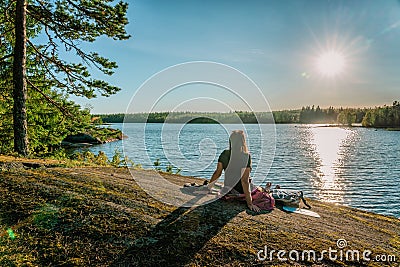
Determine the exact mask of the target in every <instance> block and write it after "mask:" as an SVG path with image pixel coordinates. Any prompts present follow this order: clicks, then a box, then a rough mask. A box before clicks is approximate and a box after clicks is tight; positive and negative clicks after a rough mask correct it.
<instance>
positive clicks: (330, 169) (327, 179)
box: [310, 127, 352, 202]
mask: <svg viewBox="0 0 400 267" xmlns="http://www.w3.org/2000/svg"><path fill="white" fill-rule="evenodd" d="M310 131H311V133H312V138H311V140H310V142H311V145H312V146H313V148H314V152H315V154H314V160H315V161H316V163H317V168H316V175H315V177H316V179H313V185H314V187H315V188H316V192H315V193H316V195H317V197H318V198H319V199H321V200H324V201H330V202H342V201H343V194H344V192H343V190H344V186H345V184H344V183H343V181H342V180H341V179H340V174H341V171H342V169H341V165H342V164H343V162H344V157H345V156H346V151H344V150H343V143H345V142H346V141H347V139H349V138H350V135H351V132H352V131H351V130H349V129H343V128H337V127H313V128H310Z"/></svg>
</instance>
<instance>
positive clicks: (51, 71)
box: [0, 0, 130, 155]
mask: <svg viewBox="0 0 400 267" xmlns="http://www.w3.org/2000/svg"><path fill="white" fill-rule="evenodd" d="M113 2H115V1H113V0H52V1H45V0H29V1H27V0H15V1H11V0H5V1H4V2H3V4H2V9H3V10H5V11H6V12H4V13H3V14H1V15H0V16H3V18H2V19H3V20H5V22H7V23H9V24H10V23H11V24H12V25H13V26H14V36H13V37H14V38H12V39H11V40H8V43H7V44H6V46H10V45H11V46H12V47H13V51H12V54H11V55H10V54H4V55H0V56H2V57H1V58H0V59H1V62H2V64H3V62H6V61H7V60H12V62H13V79H12V81H13V88H14V89H13V100H14V101H13V102H14V106H13V128H14V150H15V151H16V152H18V153H19V154H21V155H27V154H28V153H29V149H28V138H27V136H28V135H27V133H28V129H27V115H26V114H27V110H26V101H27V89H29V91H30V90H31V89H32V90H34V91H36V92H38V93H40V94H41V95H42V96H43V97H44V98H45V99H46V100H47V101H49V102H50V103H52V104H54V105H57V102H56V101H54V99H52V96H51V95H48V94H47V93H46V92H44V91H43V90H42V89H41V88H40V86H38V83H37V82H35V81H34V80H33V79H31V78H30V77H34V76H36V73H35V71H44V72H45V76H46V77H45V79H46V80H47V81H49V82H50V84H51V85H52V86H53V87H54V88H57V90H59V91H63V92H65V93H68V94H74V95H78V96H84V97H87V98H92V97H95V96H96V94H95V92H100V93H101V95H103V96H110V95H112V94H114V93H116V92H118V91H119V90H120V88H118V87H116V86H113V85H110V84H109V83H107V82H105V81H102V80H98V79H94V78H93V77H92V76H91V74H90V72H89V71H88V68H87V67H88V66H94V67H96V68H97V69H99V70H100V71H101V72H103V73H104V74H106V75H112V74H113V70H114V69H115V68H116V67H117V64H116V63H115V62H112V61H109V60H108V59H106V58H104V57H101V56H100V55H99V54H97V53H95V52H86V51H84V50H83V49H82V48H81V43H91V42H94V41H95V40H96V39H97V38H98V37H100V36H107V37H110V38H113V39H114V40H125V39H128V38H129V37H130V36H129V35H127V33H126V31H125V26H126V25H127V24H128V20H127V18H126V12H127V8H128V4H127V3H124V2H119V3H116V4H114V3H113ZM8 14H14V16H9V15H8ZM8 32H9V29H2V35H3V34H6V33H8ZM27 32H34V34H33V35H32V36H28V35H27ZM38 34H42V36H46V37H47V42H46V43H44V44H36V43H35V42H34V41H33V37H34V36H37V35H38ZM1 40H2V41H3V42H6V41H7V39H6V38H2V39H1ZM27 49H30V50H32V55H33V57H34V58H35V60H36V66H37V67H36V68H33V69H32V70H27V68H26V60H27V58H26V51H27ZM64 51H66V52H74V53H75V54H76V55H77V56H78V57H80V58H81V60H82V63H71V62H67V61H65V60H63V59H62V58H61V57H60V56H59V54H60V53H61V52H64ZM59 108H60V110H63V108H62V107H59Z"/></svg>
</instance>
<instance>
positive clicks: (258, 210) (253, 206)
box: [247, 203, 261, 212]
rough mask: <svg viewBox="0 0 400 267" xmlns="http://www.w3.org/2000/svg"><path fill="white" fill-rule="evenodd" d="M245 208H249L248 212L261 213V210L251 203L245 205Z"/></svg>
mask: <svg viewBox="0 0 400 267" xmlns="http://www.w3.org/2000/svg"><path fill="white" fill-rule="evenodd" d="M247 207H249V209H250V210H252V211H255V212H260V211H261V209H260V208H259V207H257V206H256V205H254V204H253V203H252V204H250V205H247Z"/></svg>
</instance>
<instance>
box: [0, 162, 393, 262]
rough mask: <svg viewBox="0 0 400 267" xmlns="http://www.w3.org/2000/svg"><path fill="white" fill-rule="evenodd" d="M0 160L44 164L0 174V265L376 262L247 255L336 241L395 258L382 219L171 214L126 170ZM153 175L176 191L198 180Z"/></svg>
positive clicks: (354, 214)
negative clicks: (285, 259)
mask: <svg viewBox="0 0 400 267" xmlns="http://www.w3.org/2000/svg"><path fill="white" fill-rule="evenodd" d="M0 161H2V162H9V163H10V162H29V163H31V164H33V163H38V164H39V163H40V164H42V165H43V166H48V167H38V168H21V169H8V170H2V171H1V177H0V191H2V192H1V194H0V202H1V205H0V218H1V221H0V222H1V223H0V224H1V228H0V230H1V231H2V234H0V236H1V237H0V251H4V252H2V254H0V263H2V265H4V264H5V263H6V265H7V264H11V263H13V264H16V265H23V264H28V265H29V264H32V265H40V266H43V265H57V264H61V263H62V264H67V265H68V264H70V265H74V266H88V265H91V264H92V265H93V264H94V263H96V264H97V265H107V266H126V265H128V264H132V265H138V266H154V265H156V264H159V265H165V266H209V265H214V266H223V265H229V266H237V265H242V266H253V265H261V264H272V265H279V266H293V265H294V264H299V265H298V266H309V265H311V264H323V265H324V266H337V265H350V266H352V265H354V266H358V265H359V264H364V265H365V266H382V265H381V262H376V261H365V260H364V261H360V262H351V261H347V262H346V261H340V260H339V259H336V260H332V259H329V258H323V259H322V260H320V261H318V260H317V261H316V262H313V261H308V260H305V261H301V260H300V261H299V262H298V261H293V260H287V261H280V260H279V259H278V258H276V256H277V255H276V254H274V255H273V256H274V257H273V259H266V260H264V261H260V260H259V259H258V258H257V253H258V252H259V251H260V250H263V249H264V247H265V246H267V248H268V249H269V250H268V251H271V250H286V251H290V250H297V251H304V250H315V251H322V250H326V249H329V248H330V247H331V248H333V249H338V247H337V244H336V242H337V241H338V240H339V239H345V241H346V242H347V244H348V247H346V248H348V249H351V250H360V251H364V250H371V251H372V252H373V254H371V256H375V255H384V254H385V255H393V256H394V257H395V258H396V261H394V262H386V263H385V264H386V265H388V266H394V265H395V264H398V263H399V260H400V254H399V251H400V238H399V235H398V233H399V232H400V220H399V219H397V218H394V217H391V216H385V215H379V214H375V213H371V212H367V211H362V210H358V209H355V208H350V207H346V206H340V205H334V204H329V203H325V202H320V201H316V200H309V199H307V200H308V201H309V202H310V204H311V206H312V210H313V211H315V212H318V213H319V214H320V215H321V218H312V217H308V216H303V215H301V214H292V213H287V212H284V211H282V210H280V209H279V208H276V209H275V210H273V211H272V212H271V213H267V214H252V213H251V212H249V211H248V210H247V209H246V207H245V205H244V204H243V203H238V202H232V201H215V202H213V203H210V204H208V205H205V206H199V207H194V208H190V209H189V208H178V207H174V206H171V205H167V204H164V203H161V202H159V201H158V200H155V199H153V198H152V197H150V196H149V195H147V193H145V192H144V191H143V190H142V189H141V188H140V187H139V186H138V185H137V183H136V182H135V180H134V179H133V178H132V176H131V175H130V173H129V172H128V170H127V169H126V168H114V167H93V166H92V167H91V166H82V167H70V168H66V167H58V166H60V165H62V164H63V162H60V161H55V160H41V161H40V162H37V161H36V160H33V159H29V160H26V159H18V160H17V159H15V158H13V157H5V156H0ZM132 172H133V174H134V175H136V176H140V175H152V173H154V172H152V171H148V170H132ZM161 175H162V176H163V177H164V178H165V179H167V180H169V181H171V182H173V183H176V184H179V185H183V184H184V183H186V182H196V181H197V182H199V181H200V180H201V179H196V178H193V177H185V176H180V175H170V174H167V173H161ZM9 229H11V230H12V231H13V234H14V239H12V238H11V235H10V234H9V232H7V231H8V230H9ZM7 233H8V234H7ZM22 246H23V247H24V249H22ZM149 255H151V257H149ZM0 265H1V264H0Z"/></svg>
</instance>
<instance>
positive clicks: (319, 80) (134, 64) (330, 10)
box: [73, 0, 400, 113]
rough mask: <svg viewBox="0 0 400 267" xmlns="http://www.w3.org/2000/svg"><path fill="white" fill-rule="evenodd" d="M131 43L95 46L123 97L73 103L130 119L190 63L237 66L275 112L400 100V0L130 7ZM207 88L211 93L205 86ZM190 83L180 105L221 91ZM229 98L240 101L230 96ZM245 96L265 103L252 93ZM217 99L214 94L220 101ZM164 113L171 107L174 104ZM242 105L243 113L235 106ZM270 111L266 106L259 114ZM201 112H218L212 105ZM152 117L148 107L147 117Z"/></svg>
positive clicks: (140, 3)
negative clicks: (134, 102)
mask: <svg viewBox="0 0 400 267" xmlns="http://www.w3.org/2000/svg"><path fill="white" fill-rule="evenodd" d="M128 2H129V10H128V18H129V21H130V24H129V25H128V27H127V31H128V32H129V34H131V35H132V38H131V39H129V40H127V41H112V40H107V39H105V38H101V39H100V40H98V41H97V42H95V43H93V44H90V45H87V48H88V49H90V50H93V51H98V52H99V53H100V54H102V55H104V56H106V57H108V58H110V59H112V60H115V61H117V63H118V65H119V68H118V69H117V70H116V73H115V75H113V76H112V77H103V76H99V77H102V78H104V79H105V80H107V81H109V82H111V83H113V84H115V85H117V86H120V87H121V88H122V91H121V92H119V93H118V94H116V95H114V96H111V97H109V98H105V97H100V96H99V97H98V98H96V99H92V100H87V99H82V98H75V97H74V98H73V99H74V100H76V101H77V102H78V103H80V104H81V105H82V106H88V105H90V106H91V107H92V108H93V109H92V112H93V113H119V112H125V110H126V109H127V107H128V105H129V101H130V99H131V98H132V96H133V95H134V93H135V92H136V91H137V90H138V88H139V87H140V85H141V84H142V83H143V82H145V81H146V80H147V79H148V78H150V77H151V76H152V75H154V74H156V73H157V72H159V71H161V70H163V69H165V68H167V67H170V66H173V65H175V64H180V63H184V62H188V61H213V62H218V63H222V64H226V65H229V66H231V67H233V68H236V69H237V70H239V71H240V72H242V73H244V74H246V75H247V76H248V77H249V78H251V79H252V80H253V81H254V82H255V83H256V84H257V85H258V86H259V88H260V90H261V91H262V93H263V94H264V96H265V97H266V99H267V100H268V102H269V105H270V106H271V108H272V109H273V110H281V109H295V108H301V107H302V106H305V105H320V106H322V107H328V106H330V105H332V106H335V107H340V106H343V107H364V106H367V107H369V106H375V105H383V104H391V103H392V101H393V100H399V99H400V2H399V1H396V0H382V1H375V0H358V1H356V0H343V1H340V0H336V1H335V0H292V1H284V0H282V1H272V0H271V1H232V0H230V1H221V0H219V1H216V0H214V1H209V0H203V1H191V0H186V1H185V0H181V1H174V0H170V1H163V0H159V1H155V0H136V1H128ZM328 51H334V52H335V53H337V54H339V55H340V56H341V57H342V58H343V59H344V63H343V68H342V69H341V70H340V73H338V74H336V75H335V76H333V77H326V76H324V75H322V74H321V73H320V70H319V69H318V67H316V62H318V59H319V58H320V57H321V55H324V54H326V53H327V52H328ZM206 87H207V86H206ZM206 87H204V88H203V89H204V90H203V89H202V88H201V86H200V85H196V86H186V87H184V88H181V91H179V93H176V94H171V97H170V99H172V98H173V99H174V101H175V102H174V103H177V102H179V101H181V102H183V101H186V100H187V99H188V98H190V97H196V94H197V93H198V92H199V91H202V92H203V95H204V94H206V93H204V92H209V94H210V95H211V94H213V93H212V92H213V90H212V88H209V87H210V86H208V88H206ZM217 91H218V90H216V91H215V95H217V98H219V99H220V100H222V101H224V100H225V101H226V102H228V104H229V103H230V102H231V101H232V103H234V102H235V101H234V100H233V99H232V98H231V97H230V96H228V95H224V93H223V92H222V93H218V92H219V91H218V92H217ZM242 94H243V97H244V98H247V99H251V98H254V97H257V96H256V95H252V93H251V92H250V93H249V94H248V95H247V94H246V90H245V89H244V92H242ZM215 95H213V97H214V96H215ZM163 101H164V103H160V105H159V106H158V107H157V109H158V110H169V109H171V108H173V107H171V103H172V102H171V101H169V100H168V97H166V98H165V99H164V100H163ZM232 106H233V107H235V108H240V105H239V106H235V104H232ZM252 108H253V109H254V110H257V111H263V110H266V109H267V107H266V106H263V105H259V106H254V107H252ZM192 109H193V110H196V109H198V110H209V111H218V106H215V105H214V106H213V105H212V104H210V106H207V105H205V106H204V105H203V106H199V107H196V106H194V107H192ZM138 111H140V110H138ZM143 111H146V110H143Z"/></svg>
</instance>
